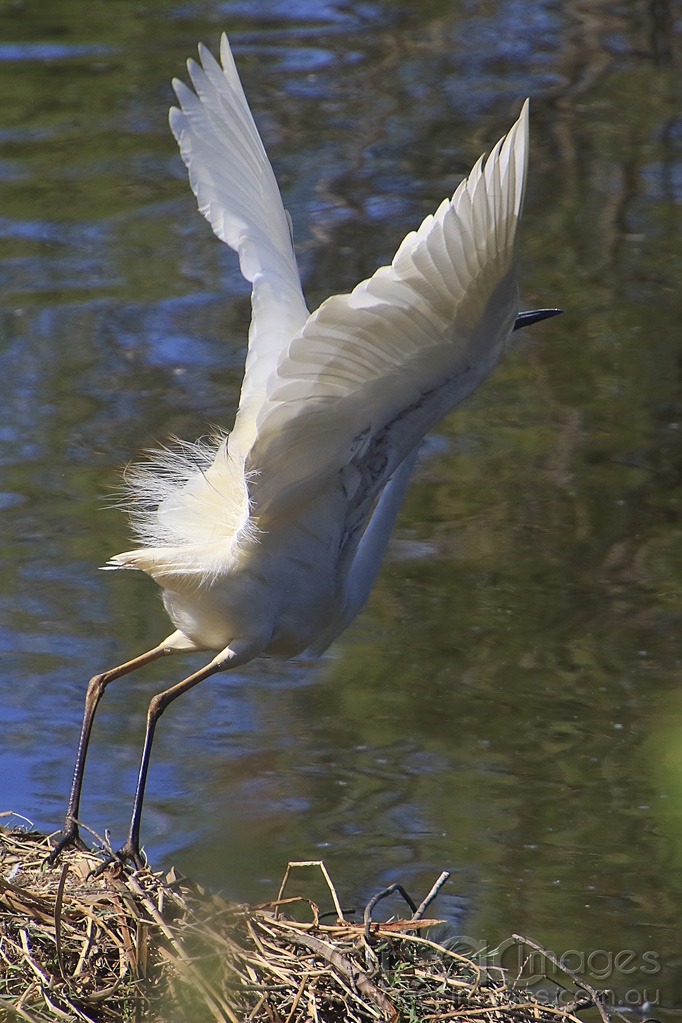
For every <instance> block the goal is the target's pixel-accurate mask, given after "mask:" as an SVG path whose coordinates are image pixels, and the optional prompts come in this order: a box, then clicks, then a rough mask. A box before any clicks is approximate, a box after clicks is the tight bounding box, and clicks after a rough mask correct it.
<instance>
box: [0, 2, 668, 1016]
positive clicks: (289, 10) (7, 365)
mask: <svg viewBox="0 0 682 1023" xmlns="http://www.w3.org/2000/svg"><path fill="white" fill-rule="evenodd" d="M222 29H226V30H227V31H228V32H229V33H230V36H231V39H232V42H233V46H234V50H235V54H236V58H237V62H238V64H239V67H240V70H241V73H242V76H243V80H244V84H245V88H246V91H247V94H248V96H249V99H250V101H251V104H252V106H253V108H254V111H255V113H256V117H257V120H258V123H259V125H260V127H261V130H262V133H263V136H264V139H265V142H266V145H267V147H268V149H269V152H270V154H271V156H272V159H273V162H274V164H275V168H276V171H277V174H278V176H279V180H280V182H281V184H282V188H283V191H284V194H285V202H286V205H287V206H288V208H289V209H290V211H291V213H292V217H293V220H294V224H295V230H296V238H297V243H298V253H299V259H300V265H301V270H302V273H303V278H304V285H305V289H306V294H307V297H308V300H309V304H310V306H311V307H314V306H315V305H316V304H317V303H318V302H319V301H320V300H321V299H323V298H324V297H326V296H327V295H328V294H330V293H333V292H338V291H344V290H347V289H349V288H350V287H352V286H353V285H354V284H355V283H356V282H357V281H358V280H359V279H361V278H362V277H364V276H367V275H369V274H370V273H372V272H373V270H374V269H375V268H376V266H377V265H379V264H381V263H382V262H386V261H388V260H389V259H390V257H391V255H392V253H393V251H394V249H395V247H396V245H397V243H398V242H399V241H400V239H401V238H402V236H403V235H404V234H405V232H406V231H407V230H409V229H411V228H413V227H416V226H417V225H418V223H419V222H420V220H421V218H422V217H423V216H424V215H425V214H427V213H428V212H430V211H432V210H433V209H435V207H436V205H437V204H438V203H439V202H440V200H441V199H442V198H443V197H444V196H445V195H446V194H448V193H450V192H452V190H453V189H454V187H455V186H456V184H457V182H458V181H459V180H460V178H461V176H462V175H463V174H464V173H465V172H466V171H468V169H469V168H470V166H471V164H472V163H473V161H474V160H475V159H476V157H477V156H478V155H479V153H480V152H481V151H483V150H484V149H486V148H489V147H490V146H491V144H492V143H493V142H495V141H496V139H497V138H498V137H499V136H500V135H501V134H502V133H503V132H504V131H506V130H507V129H508V127H509V126H510V125H511V123H512V121H513V119H514V118H515V116H516V114H517V112H518V110H519V107H520V104H521V101H522V99H523V98H524V97H525V96H526V95H530V96H531V98H532V152H531V162H530V178H529V187H528V195H527V203H526V213H525V221H524V225H523V231H522V237H521V248H522V255H523V261H522V288H523V297H524V301H525V304H526V305H527V306H528V307H533V306H536V305H549V304H557V305H561V306H563V307H564V308H565V310H566V313H565V315H564V316H563V317H561V318H559V319H557V320H552V321H551V322H548V323H545V324H542V325H540V326H538V327H535V328H533V329H532V330H530V331H527V332H526V333H525V336H523V337H521V336H516V337H515V339H514V343H513V345H512V346H511V349H510V351H509V352H508V353H507V355H506V357H505V359H504V361H503V363H502V364H501V366H500V367H499V368H498V370H497V371H496V373H495V374H494V376H493V377H492V379H491V380H490V381H488V382H487V383H486V384H485V385H484V386H483V387H482V388H481V389H480V390H479V392H478V393H477V394H476V395H475V396H474V398H473V399H472V400H470V401H469V402H468V403H467V404H466V405H465V406H464V407H463V408H462V409H460V410H459V411H458V412H457V413H456V414H455V415H454V416H452V417H450V418H449V419H448V420H447V421H446V422H444V423H443V424H442V425H441V426H440V427H439V429H438V431H437V436H436V437H435V439H434V441H433V443H432V444H431V449H430V453H427V455H426V456H425V457H424V459H423V460H422V462H421V464H420V467H419V469H418V472H417V476H416V479H415V482H414V485H413V486H412V488H411V490H410V492H409V495H408V497H407V500H406V503H405V508H404V510H403V513H402V515H401V517H400V519H399V523H398V526H397V529H396V531H395V536H394V540H393V542H392V545H391V548H390V551H389V555H388V557H387V559H386V562H385V564H384V567H383V570H382V573H381V575H380V578H379V581H378V583H377V585H376V587H375V590H374V593H373V595H372V597H371V599H370V601H369V604H368V606H367V608H366V609H365V611H364V612H363V614H362V615H361V616H360V617H359V619H358V621H357V622H356V623H355V624H354V625H353V627H352V628H351V629H349V630H348V632H347V633H346V635H345V636H344V637H343V638H342V639H341V640H339V641H338V642H337V643H336V644H335V645H334V646H333V648H332V650H331V651H330V653H329V654H328V655H327V656H326V657H325V658H324V659H323V660H322V661H321V662H319V663H317V664H311V663H303V662H293V663H290V664H287V665H285V666H283V667H282V666H279V665H277V664H275V663H274V662H269V663H268V662H261V663H257V664H254V665H251V666H249V667H248V668H246V669H244V670H241V671H235V672H234V673H232V674H229V675H225V676H222V677H221V676H219V677H217V678H214V679H212V680H210V681H208V682H206V683H204V684H203V685H201V686H200V687H199V688H198V689H197V690H196V691H195V692H193V693H192V694H190V695H189V696H187V697H186V698H185V699H184V700H183V701H180V702H179V703H177V704H175V705H174V706H173V707H172V708H171V709H170V710H169V711H168V714H167V716H166V717H165V718H164V719H163V721H162V724H161V726H160V728H159V732H158V739H157V742H156V750H155V756H154V760H153V765H152V771H151V776H150V782H149V794H148V797H147V802H146V809H145V817H144V821H143V838H144V842H145V845H146V848H147V851H148V853H149V854H150V856H151V858H152V860H153V862H154V863H155V864H156V865H158V866H161V865H163V864H169V863H171V862H174V863H176V864H177V865H178V866H179V868H181V869H182V870H184V871H185V872H187V873H189V874H191V875H192V876H194V877H195V878H197V879H199V880H202V881H204V882H206V883H208V884H210V885H212V886H215V887H220V888H223V889H225V890H226V891H227V892H228V893H229V894H230V895H232V896H234V897H238V898H246V899H250V900H261V899H266V898H268V897H271V896H272V895H273V894H274V893H275V891H276V885H277V882H278V880H279V878H280V877H281V874H282V871H283V868H284V865H285V863H286V861H287V860H288V859H292V858H309V857H319V856H323V857H324V858H325V860H326V862H327V864H328V866H329V868H330V870H331V871H332V874H333V876H334V878H335V881H336V884H337V886H338V889H339V891H340V893H341V898H342V901H343V902H344V904H346V905H350V904H356V905H363V904H364V901H366V899H367V897H368V896H369V895H370V894H372V893H373V892H374V891H375V890H377V889H378V888H379V887H381V886H383V885H384V884H387V883H390V882H392V881H396V880H399V881H401V882H402V883H403V884H405V885H406V886H407V887H408V888H409V889H411V890H412V892H413V893H414V894H415V895H422V894H423V893H424V892H425V891H426V890H427V889H428V887H430V885H431V883H432V881H433V880H434V879H435V877H436V876H437V874H438V873H439V872H440V870H441V869H443V868H448V869H450V870H452V871H453V879H452V881H451V882H450V883H449V884H448V886H447V887H446V888H445V889H444V892H443V895H442V897H441V899H440V903H439V905H440V912H441V913H442V914H444V915H445V916H447V917H448V918H449V920H450V921H451V923H452V927H453V929H454V930H455V931H456V932H457V933H460V934H463V935H468V936H469V937H470V938H471V939H472V940H473V941H475V942H483V941H487V942H488V943H489V944H491V945H496V944H497V943H499V942H500V941H503V940H504V939H505V938H507V937H508V935H509V934H510V933H511V932H512V931H515V930H516V931H521V932H524V933H526V934H529V935H530V936H532V937H533V938H535V939H536V940H537V941H540V942H542V943H544V944H546V945H548V946H549V947H551V948H552V949H554V950H555V952H557V953H558V954H562V953H564V952H567V951H568V950H573V953H572V958H571V959H570V963H569V964H570V965H573V966H580V965H581V959H582V964H583V965H584V964H587V966H588V967H591V968H592V974H593V979H596V980H598V981H599V983H600V985H601V986H608V987H612V988H613V989H614V991H615V992H616V994H615V996H614V997H615V998H617V999H618V1000H620V1001H628V1002H630V1003H633V1004H635V1003H637V1002H638V1001H639V1002H641V1001H643V1000H644V998H645V997H646V998H649V1000H651V1001H654V1002H656V1000H657V999H658V1000H659V1001H660V1002H661V1003H664V1004H665V1005H666V1006H668V1007H675V1006H678V1005H680V1003H681V1002H682V962H681V960H682V946H681V945H680V910H681V908H682V742H681V740H682V685H681V682H682V630H681V625H682V533H681V532H680V517H681V515H682V475H681V473H682V379H681V371H682V361H681V356H682V351H681V349H682V334H681V331H680V323H681V317H680V314H681V312H682V297H681V288H680V281H681V277H682V76H681V70H682V56H681V54H682V24H681V22H680V8H679V6H678V5H677V4H673V3H666V2H665V0H656V2H644V0H642V2H635V0H630V2H623V3H620V4H614V3H612V2H605V0H601V2H599V0H591V2H590V0H576V2H574V3H571V4H563V5H562V4H560V3H558V2H548V0H547V2H537V3H524V2H521V0H468V2H457V0H451V2H447V3H446V2H442V0H422V2H420V3H416V2H414V3H408V2H406V0H405V2H399V0H392V2H391V0H384V2H366V3H363V2H356V3H353V2H349V3H342V2H331V0H330V2H328V3H324V2H312V0H289V2H286V3H284V2H277V0H272V2H265V0H261V2H256V0H253V2H241V3H238V2H229V0H226V2H224V3H218V2H209V0H195V2H192V0H187V2H180V0H179V2H177V3H163V2H161V0H147V2H145V3H139V2H137V0H136V2H132V0H107V2H98V0H50V2H49V3H46V2H45V0H26V2H23V3H9V2H2V3H0V96H2V103H1V104H0V293H1V299H0V301H1V308H0V373H1V380H2V392H1V393H2V401H0V442H1V444H2V462H3V473H2V478H1V480H0V491H1V493H0V514H1V516H2V523H3V528H2V533H1V543H2V546H1V558H2V573H1V576H0V583H1V586H2V595H3V602H2V617H1V620H0V644H2V648H3V650H4V652H5V657H4V659H3V670H2V675H1V676H0V708H1V712H2V731H1V733H0V734H1V736H2V739H1V746H0V772H1V775H0V784H1V789H0V791H1V794H2V799H1V800H0V802H1V803H2V804H3V805H2V806H0V809H5V808H6V809H13V810H16V811H18V812H21V813H23V814H26V815H27V816H28V817H30V818H31V819H32V820H33V821H34V822H35V823H36V824H37V825H39V826H41V827H44V828H49V829H54V828H56V827H58V826H59V824H60V822H61V819H62V815H63V811H64V806H65V800H66V795H67V792H68V788H69V783H70V775H71V769H72V763H73V755H74V747H75V742H76V737H77V731H78V725H79V722H80V715H81V709H82V699H83V693H84V688H85V683H86V680H87V678H88V677H89V676H90V675H91V674H92V673H93V672H94V671H96V670H101V669H103V668H105V667H108V666H111V665H112V664H115V663H119V662H121V661H122V660H124V659H126V658H128V657H130V656H132V655H134V654H136V653H139V652H140V651H142V650H144V649H146V648H148V647H150V646H152V645H154V644H155V643H156V642H157V641H158V640H159V639H160V638H161V637H162V636H164V635H165V634H167V632H168V623H167V621H166V618H165V615H164V612H163V609H162V607H161V603H160V600H159V594H158V591H157V588H156V587H155V586H154V584H153V583H152V582H151V581H150V580H148V579H147V578H145V577H142V576H138V575H136V574H134V573H126V574H121V575H116V574H104V573H101V572H99V571H98V566H99V565H102V564H103V563H104V562H105V561H106V559H107V558H108V557H109V556H110V555H111V554H114V553H116V552H118V551H121V550H125V549H127V548H128V547H129V540H128V536H127V525H126V522H125V519H124V517H123V516H122V515H121V514H120V513H119V512H118V511H116V510H111V509H107V507H106V497H107V495H109V494H110V488H111V485H112V484H113V483H115V481H116V479H117V474H118V472H119V471H120V468H121V466H123V465H124V464H125V463H126V461H128V460H129V459H131V458H134V457H136V456H137V455H138V453H139V452H140V450H141V449H143V448H145V447H146V446H149V445H153V444H154V443H155V442H157V441H159V440H163V438H165V437H167V436H168V435H169V434H177V435H179V436H182V437H186V438H189V439H193V438H195V437H197V436H199V435H201V434H202V433H204V432H205V431H206V430H207V428H208V426H209V425H210V424H222V425H224V426H229V425H230V424H231V422H232V417H233V415H234V411H235V406H236V401H237V396H238V389H239V385H240V381H241V373H242V364H243V358H244V342H245V336H246V328H247V323H248V315H249V305H248V291H247V287H246V286H245V284H244V282H243V281H242V280H241V278H240V276H239V273H238V270H237V266H236V259H235V258H234V257H233V255H232V254H231V253H230V252H229V251H228V250H227V249H226V248H225V247H224V246H221V245H220V243H219V242H218V241H217V240H215V239H214V237H213V235H212V234H211V231H210V229H209V227H208V226H207V225H206V224H205V222H204V221H203V219H202V218H201V217H200V216H199V215H198V214H197V213H196V209H195V202H194V199H193V197H192V195H191V193H190V191H189V187H188V185H187V181H186V176H185V172H184V169H183V167H182V165H181V163H180V160H179V157H178V155H177V151H176V146H175V142H174V141H173V139H172V137H171V135H170V132H169V130H168V126H167V108H168V106H169V104H170V102H171V99H172V93H171V90H170V85H169V81H170V78H171V77H172V76H173V75H183V73H184V60H185V58H186V57H187V56H189V55H191V54H192V53H194V52H195V46H196V43H197V42H198V41H199V40H203V41H204V42H206V43H208V44H210V45H211V46H212V47H213V48H214V50H215V48H216V46H217V40H218V37H219V33H220V31H221V30H222ZM196 663H198V662H195V661H193V660H192V659H189V658H188V659H186V660H184V661H183V660H182V659H180V658H178V660H177V661H176V662H172V663H169V662H164V663H163V664H162V665H161V666H156V667H152V668H150V669H149V670H148V671H147V672H146V673H145V674H144V676H141V677H139V678H135V679H134V680H133V679H131V680H129V681H121V682H120V683H117V684H114V685H112V687H111V688H110V689H109V690H108V691H107V694H106V698H105V700H104V702H103V704H102V707H101V710H100V713H99V717H98V722H97V727H96V730H95V734H94V739H93V746H92V751H91V758H90V762H89V769H88V772H87V776H86V785H85V795H84V803H83V808H82V816H83V818H84V819H85V820H86V821H87V822H88V823H89V824H90V825H91V826H92V827H93V828H95V829H97V830H99V831H103V829H104V828H107V827H108V828H111V831H112V840H113V841H119V840H121V839H122V838H123V837H124V834H125V828H126V824H127V816H128V813H129V808H130V802H131V798H132V792H133V788H134V779H135V774H136V771H137V763H138V756H139V748H140V740H141V734H142V728H143V722H144V714H145V711H146V706H147V703H148V700H149V698H150V697H151V695H152V694H153V693H154V692H155V691H157V690H158V689H159V688H161V685H162V683H164V684H168V683H170V682H172V681H175V680H177V679H178V678H179V677H181V675H182V674H183V673H185V672H186V671H188V670H190V668H191V667H192V666H193V665H194V664H196ZM627 950H631V951H632V954H633V955H632V958H628V956H627V955H626V954H625V953H626V952H627ZM619 953H620V957H619ZM590 956H591V958H589V957H590ZM647 956H648V958H647ZM645 992H646V995H645ZM652 1012H653V1014H654V1015H657V1016H660V1015H661V1009H660V1007H658V1006H655V1008H654V1009H653V1010H652Z"/></svg>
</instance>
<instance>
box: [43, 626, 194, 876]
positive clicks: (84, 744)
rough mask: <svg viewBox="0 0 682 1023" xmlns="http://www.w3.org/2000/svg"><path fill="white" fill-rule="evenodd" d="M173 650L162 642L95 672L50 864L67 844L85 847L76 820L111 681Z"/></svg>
mask: <svg viewBox="0 0 682 1023" xmlns="http://www.w3.org/2000/svg"><path fill="white" fill-rule="evenodd" d="M172 653H175V650H174V649H173V648H172V647H170V646H168V641H165V642H164V643H159V645H158V646H155V647H154V648H153V650H148V651H147V652H146V653H144V654H140V656H139V657H133V659H132V660H131V661H126V662H125V664H119V665H118V667H116V668H110V669H109V671H103V672H101V673H100V674H99V675H93V677H92V678H91V679H90V681H89V682H88V688H87V692H86V694H85V709H84V711H83V723H82V725H81V734H80V739H79V740H78V752H77V753H76V764H75V767H74V769H73V781H72V783H71V795H70V796H69V803H68V806H67V809H66V818H65V820H64V829H63V831H62V837H61V838H60V839H59V841H58V842H57V845H56V846H55V848H54V849H53V850H52V852H51V853H50V855H49V856H48V858H47V861H48V863H50V864H53V863H54V862H55V861H56V859H57V857H58V856H59V854H60V852H61V851H62V849H66V848H67V846H70V845H76V844H79V845H81V846H83V848H85V846H84V845H83V843H82V841H81V839H80V836H79V834H78V824H77V823H76V821H77V820H78V809H79V806H80V799H81V789H82V787H83V772H84V770H85V758H86V756H87V753H88V744H89V742H90V733H91V731H92V723H93V721H94V718H95V711H96V710H97V706H98V704H99V701H100V700H101V699H102V694H103V693H104V690H105V689H106V687H107V686H108V685H109V683H110V682H113V681H114V680H115V679H117V678H122V677H123V675H129V674H130V672H131V671H135V670H136V669H137V668H141V667H142V666H143V665H145V664H149V663H150V662H151V661H155V660H156V659H157V658H158V657H163V656H164V655H166V654H172Z"/></svg>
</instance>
